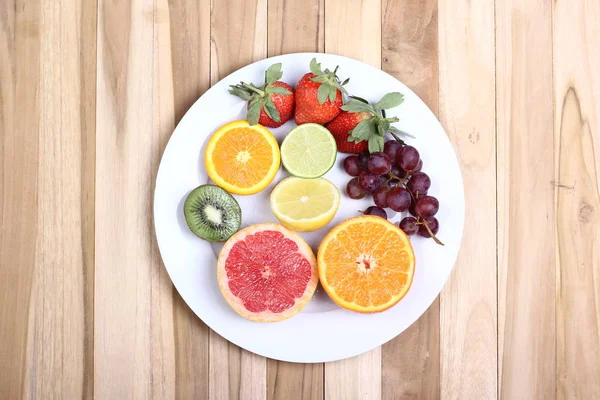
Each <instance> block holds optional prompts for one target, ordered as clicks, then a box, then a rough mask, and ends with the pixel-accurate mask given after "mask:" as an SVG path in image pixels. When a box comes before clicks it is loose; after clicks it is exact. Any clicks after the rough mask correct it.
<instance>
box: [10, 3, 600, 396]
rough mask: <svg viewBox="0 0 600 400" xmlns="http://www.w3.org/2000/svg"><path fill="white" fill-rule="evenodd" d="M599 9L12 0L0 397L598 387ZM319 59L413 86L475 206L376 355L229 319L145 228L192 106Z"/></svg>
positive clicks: (589, 391)
mask: <svg viewBox="0 0 600 400" xmlns="http://www.w3.org/2000/svg"><path fill="white" fill-rule="evenodd" d="M598 21H600V3H599V2H598V1H597V0H581V1H577V2H567V1H563V0H557V1H547V0H524V1H517V0H507V1H500V0H483V1H469V0H458V1H452V2H450V1H441V0H362V1H361V0H347V1H346V0H219V1H217V0H132V1H115V0H61V1H54V0H3V1H1V2H0V398H2V399H4V398H6V399H42V398H43V399H62V398H64V399H72V398H85V399H92V398H97V399H150V398H156V399H211V400H212V399H214V400H233V399H250V400H255V399H256V400H262V399H265V400H266V399H269V400H278V399H281V400H299V399H310V400H325V399H327V400H338V399H339V400H347V399H349V400H352V399H357V400H363V399H365V400H368V399H374V400H380V399H386V400H396V399H457V400H458V399H460V400H463V399H477V400H479V399H507V400H513V399H527V400H529V399H585V400H588V399H591V400H594V399H600V383H599V382H600V381H599V380H598V377H599V376H600V311H599V310H600V218H599V215H600V214H599V212H600V78H599V77H598V71H600V53H598V48H599V47H600V24H599V23H598ZM302 51H316V52H323V51H324V52H328V53H335V54H342V55H346V56H350V57H353V58H357V59H360V60H362V61H364V62H367V63H369V64H372V65H375V66H377V67H379V68H382V69H383V70H385V71H387V72H388V73H390V74H392V75H394V76H395V77H397V78H398V79H400V80H402V81H403V82H404V83H406V84H407V85H408V86H409V87H411V88H412V89H413V90H414V91H415V92H416V93H417V94H418V95H419V96H420V97H421V98H422V99H423V100H424V101H425V102H426V103H427V104H428V106H429V107H430V108H431V109H432V110H433V111H434V113H436V115H437V116H438V117H439V119H440V121H441V122H442V124H443V125H444V128H445V129H446V132H447V134H448V136H449V138H450V140H451V142H452V144H453V146H454V149H455V151H456V154H457V156H458V159H459V162H460V165H461V169H462V174H463V180H464V183H465V196H466V202H467V216H466V220H465V234H464V238H463V243H462V248H461V251H460V254H459V258H458V260H457V263H456V267H455V269H454V271H453V274H452V276H451V278H450V280H449V282H448V283H447V285H446V286H445V288H444V290H443V291H442V293H441V295H440V297H439V298H438V300H436V301H435V302H434V303H433V304H432V306H431V307H430V308H429V310H428V311H427V312H426V313H425V314H424V315H423V316H422V317H421V318H420V319H419V320H418V321H417V322H416V323H415V324H414V325H413V326H411V327H410V328H409V329H407V330H406V331H405V332H403V333H402V334H401V335H399V336H398V337H397V338H395V339H393V340H392V341H390V342H389V343H387V344H385V345H383V346H382V347H381V348H377V349H374V350H372V351H370V352H367V353H365V354H363V355H361V356H358V357H354V358H351V359H348V360H343V361H338V362H334V363H326V364H294V363H285V362H278V361H275V360H267V359H265V358H263V357H260V356H257V355H254V354H252V353H249V352H247V351H245V350H243V349H240V348H238V347H237V346H235V345H233V344H230V343H229V342H227V341H226V340H225V339H223V338H221V337H220V336H219V335H217V334H216V333H214V332H212V331H211V330H210V328H209V327H207V326H206V325H204V323H203V322H202V321H201V320H200V319H199V318H197V317H196V316H195V315H194V313H193V312H192V311H191V310H190V309H189V308H188V306H187V305H186V304H185V302H184V301H183V300H182V299H181V297H180V296H179V294H178V293H177V291H176V290H175V289H174V287H173V285H172V284H171V282H170V280H169V277H168V275H167V273H166V270H165V268H164V266H163V265H162V261H161V259H160V255H159V253H158V250H157V246H156V240H155V237H154V228H153V221H152V193H153V190H154V180H155V176H156V172H157V169H158V165H159V163H160V157H161V154H162V151H163V149H164V147H165V145H166V143H167V141H168V139H169V137H170V135H171V133H172V131H173V129H174V127H175V125H176V124H177V122H178V121H179V120H180V119H181V117H182V116H183V114H184V113H185V112H186V111H187V109H188V108H189V107H190V105H191V104H192V103H193V102H194V101H195V100H196V99H197V98H198V97H199V96H201V95H202V93H204V91H206V90H207V89H208V87H209V86H210V85H211V84H214V83H216V82H217V81H219V79H221V78H222V77H223V76H225V75H227V74H229V73H230V72H232V71H234V70H236V69H238V68H240V67H243V66H244V65H247V64H248V63H250V62H252V61H255V60H259V59H262V58H265V57H267V56H274V55H278V54H286V53H292V52H302ZM340 74H341V75H344V71H340ZM353 79H356V78H355V77H353ZM441 200H442V201H443V199H441ZM340 334H343V332H340Z"/></svg>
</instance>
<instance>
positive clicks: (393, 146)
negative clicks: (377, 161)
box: [383, 140, 402, 160]
mask: <svg viewBox="0 0 600 400" xmlns="http://www.w3.org/2000/svg"><path fill="white" fill-rule="evenodd" d="M401 148H402V145H401V144H400V143H398V142H396V141H395V140H388V141H387V142H385V144H384V145H383V152H384V153H385V154H387V155H388V157H389V158H390V159H392V160H395V159H396V153H397V152H398V150H400V149H401Z"/></svg>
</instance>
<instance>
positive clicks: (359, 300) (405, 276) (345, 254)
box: [317, 215, 415, 313]
mask: <svg viewBox="0 0 600 400" xmlns="http://www.w3.org/2000/svg"><path fill="white" fill-rule="evenodd" d="M317 264H318V268H319V279H320V281H321V285H323V288H324V289H325V291H326V292H327V294H329V297H331V299H332V300H333V301H334V302H335V303H336V304H338V305H339V306H340V307H343V308H346V309H348V310H352V311H357V312H362V313H374V312H380V311H384V310H387V309H388V308H390V307H392V306H393V305H395V304H396V303H398V302H399V301H400V300H401V299H402V298H403V297H404V296H405V295H406V293H407V292H408V289H410V285H411V284H412V281H413V275H414V273H415V253H414V251H413V248H412V246H411V244H410V241H409V240H408V237H407V236H406V234H405V233H404V232H402V230H401V229H399V228H398V227H397V226H396V225H394V224H392V223H391V222H389V221H387V220H385V219H383V218H381V217H376V216H373V215H365V216H361V217H356V218H350V219H348V220H346V221H344V222H342V223H341V224H339V225H338V226H336V227H335V228H333V229H332V230H331V231H330V232H329V233H328V234H327V236H326V237H325V239H323V241H322V242H321V245H320V247H319V254H318V256H317Z"/></svg>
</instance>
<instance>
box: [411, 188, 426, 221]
mask: <svg viewBox="0 0 600 400" xmlns="http://www.w3.org/2000/svg"><path fill="white" fill-rule="evenodd" d="M425 194H426V193H425ZM425 194H423V193H418V194H417V193H413V198H412V202H411V204H410V207H408V212H409V213H410V215H412V216H413V217H418V216H419V214H417V211H416V210H415V206H416V204H417V201H418V200H419V199H420V198H421V197H423V196H425Z"/></svg>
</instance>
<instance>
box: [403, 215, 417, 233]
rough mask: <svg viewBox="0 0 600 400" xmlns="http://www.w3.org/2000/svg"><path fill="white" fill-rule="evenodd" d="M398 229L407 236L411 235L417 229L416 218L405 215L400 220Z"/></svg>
mask: <svg viewBox="0 0 600 400" xmlns="http://www.w3.org/2000/svg"><path fill="white" fill-rule="evenodd" d="M399 226H400V229H402V230H403V231H404V233H406V234H407V235H408V236H412V235H414V234H416V233H417V232H418V231H419V225H417V219H416V218H414V217H405V218H404V219H403V220H402V221H400V225H399Z"/></svg>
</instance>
